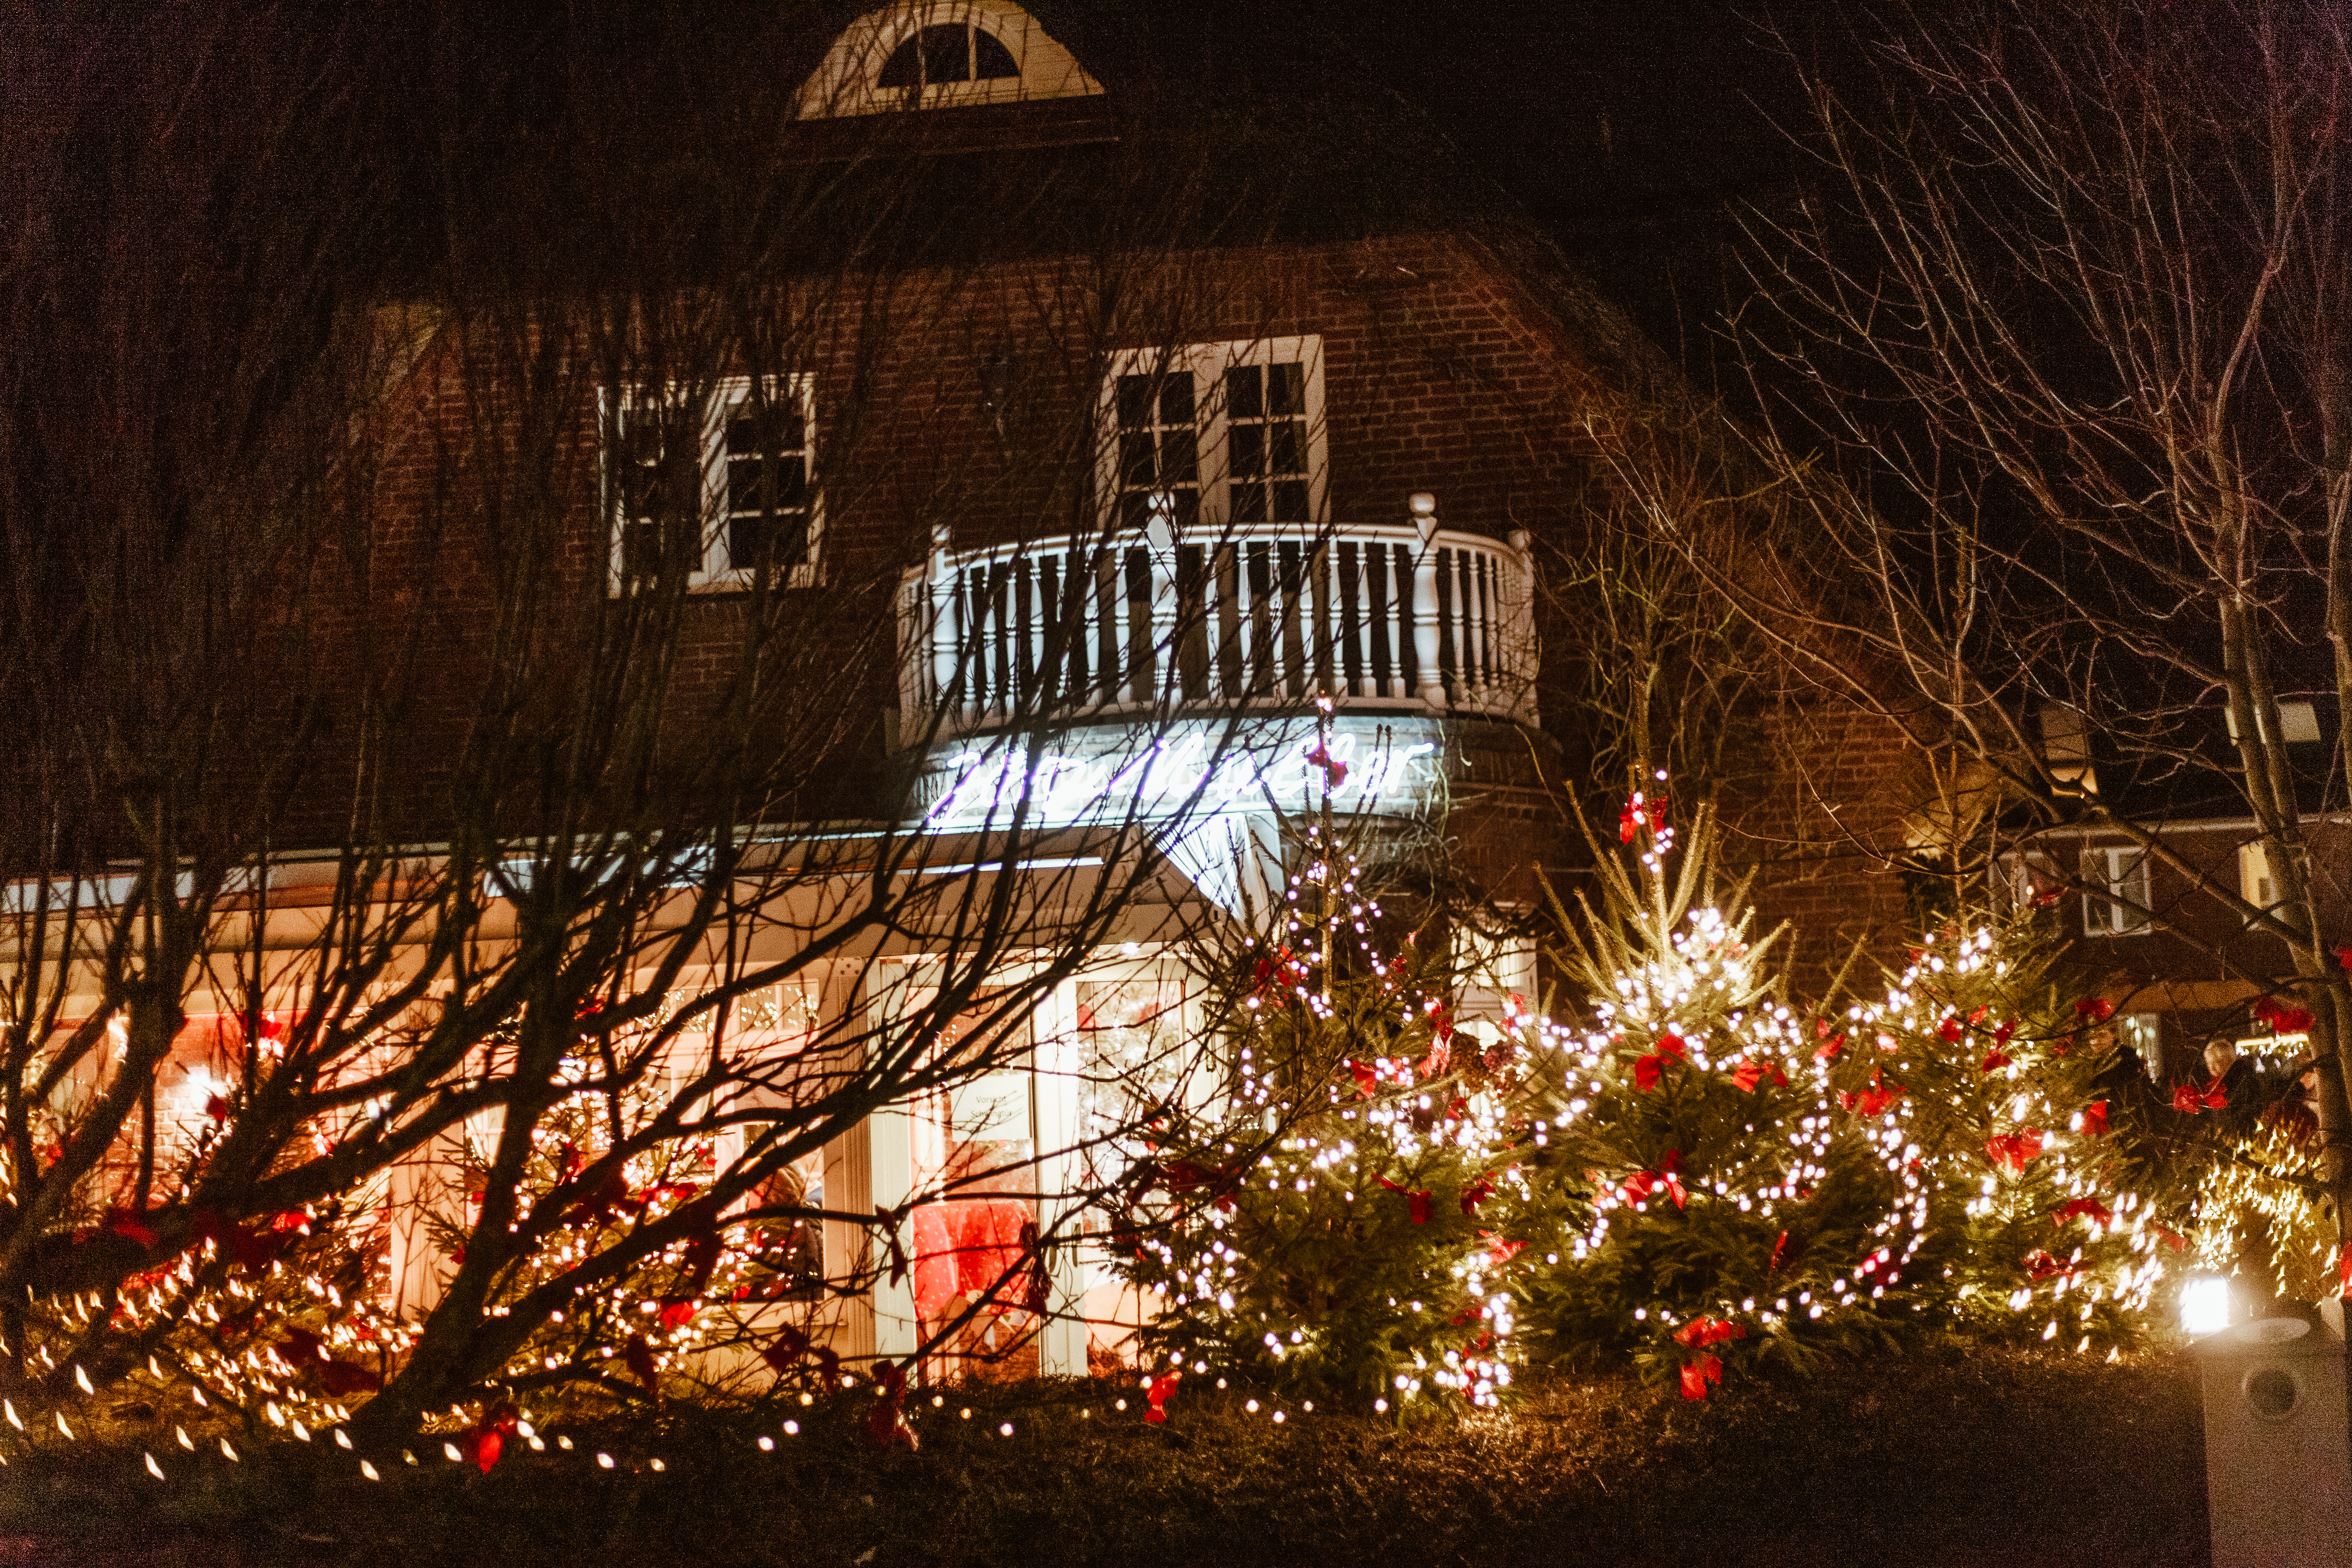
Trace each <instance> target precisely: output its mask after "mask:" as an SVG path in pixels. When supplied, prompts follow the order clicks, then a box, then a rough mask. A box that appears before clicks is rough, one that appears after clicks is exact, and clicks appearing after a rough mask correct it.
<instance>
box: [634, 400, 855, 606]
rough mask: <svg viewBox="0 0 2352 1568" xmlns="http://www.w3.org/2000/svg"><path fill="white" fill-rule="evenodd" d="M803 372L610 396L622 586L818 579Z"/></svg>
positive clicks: (729, 584) (811, 455)
mask: <svg viewBox="0 0 2352 1568" xmlns="http://www.w3.org/2000/svg"><path fill="white" fill-rule="evenodd" d="M809 397H810V388H809V383H808V378H806V377H804V376H799V377H793V378H790V379H784V378H778V377H769V378H764V379H762V380H760V381H756V382H755V381H753V380H751V378H749V377H741V376H738V377H734V378H730V379H729V380H726V381H722V382H719V383H718V384H716V385H715V386H713V387H711V388H710V389H709V390H708V391H707V392H689V391H687V390H685V389H681V388H676V387H667V388H652V387H643V388H632V389H629V390H628V391H625V392H624V393H623V394H622V395H620V396H619V397H618V398H616V399H614V398H608V399H607V408H606V419H605V454H606V465H605V478H606V484H607V495H608V496H609V498H610V505H611V506H612V509H613V574H614V584H615V586H618V585H620V584H625V583H628V582H632V581H638V582H643V581H650V580H654V579H657V578H659V577H660V576H661V575H662V574H665V573H671V572H676V573H682V574H684V577H685V581H686V583H687V585H688V587H691V588H697V589H705V590H714V589H726V588H731V587H742V586H747V585H749V584H751V582H752V580H753V579H754V577H755V575H756V574H758V573H760V572H761V571H762V570H764V571H766V572H768V573H770V574H772V581H774V582H776V583H778V584H788V585H791V584H808V583H812V582H814V580H815V579H814V572H815V562H816V546H817V535H818V532H819V521H818V507H817V502H816V495H815V490H814V487H813V485H812V482H811V470H812V466H813V464H812V459H813V458H814V451H813V436H812V430H811V426H812V424H813V421H812V419H811V417H810V408H809Z"/></svg>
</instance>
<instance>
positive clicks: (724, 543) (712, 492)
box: [596, 372, 824, 594]
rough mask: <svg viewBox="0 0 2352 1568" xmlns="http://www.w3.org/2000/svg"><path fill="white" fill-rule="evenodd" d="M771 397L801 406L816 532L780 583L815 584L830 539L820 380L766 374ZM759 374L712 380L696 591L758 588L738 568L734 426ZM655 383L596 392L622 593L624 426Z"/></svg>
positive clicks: (691, 585)
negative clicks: (731, 447)
mask: <svg viewBox="0 0 2352 1568" xmlns="http://www.w3.org/2000/svg"><path fill="white" fill-rule="evenodd" d="M761 383H762V384H763V385H764V387H765V390H766V393H767V395H768V397H769V399H770V400H771V401H774V402H781V401H782V400H783V399H784V398H786V397H790V398H793V399H794V400H796V401H797V402H798V403H799V405H800V415H801V447H800V451H801V454H802V459H803V463H804V464H805V465H806V483H807V487H808V532H807V542H806V550H805V554H806V559H805V560H803V561H802V562H801V563H799V564H797V565H795V566H793V567H792V568H791V569H790V570H789V571H788V572H787V573H785V574H782V575H781V576H779V577H778V578H777V579H776V584H775V585H776V586H778V587H788V588H813V587H814V586H816V585H817V584H818V583H819V582H821V581H822V580H823V577H822V568H823V564H824V554H823V551H822V548H821V545H822V542H823V540H824V492H823V491H822V489H820V488H819V486H818V483H817V428H816V378H815V377H814V375H810V374H806V373H805V372H800V373H795V374H790V375H770V376H764V377H761ZM751 389H752V378H751V377H750V376H748V375H730V376H721V377H719V378H718V379H717V380H714V381H712V382H711V383H710V384H709V391H708V392H707V393H706V394H705V398H706V401H705V403H704V405H703V412H702V455H701V463H700V466H699V471H700V474H701V479H702V486H701V514H702V519H701V521H702V563H701V565H700V566H699V568H698V569H697V570H695V571H693V572H690V573H688V574H687V579H686V586H687V591H688V593H691V594H729V593H740V592H742V591H743V590H745V589H748V588H750V587H751V584H752V578H753V575H754V574H753V571H752V569H751V568H750V567H739V566H737V565H735V564H734V563H733V562H732V560H731V559H730V557H729V554H728V508H727V426H728V425H729V423H730V421H731V420H733V418H734V417H735V415H736V412H737V411H738V410H740V409H741V408H742V407H744V406H745V405H747V404H749V403H750V402H751ZM653 393H654V389H653V388H652V387H650V386H635V387H623V388H621V389H619V391H618V393H617V395H616V394H615V392H614V389H613V388H611V387H603V386H600V387H598V388H597V389H596V428H597V432H598V454H599V465H598V466H599V470H600V479H601V485H602V492H603V493H602V497H601V501H600V511H601V515H602V516H603V518H604V536H605V549H606V556H607V567H606V571H607V582H608V584H609V591H610V592H612V593H614V594H618V593H620V592H621V591H622V589H623V585H624V584H625V580H626V576H627V574H626V570H625V565H626V553H625V552H626V549H627V530H626V527H625V522H626V520H625V519H624V518H623V517H622V516H621V508H622V505H623V492H622V487H621V482H620V475H619V474H618V472H617V471H616V469H615V467H614V457H615V453H616V448H617V446H618V443H619V437H620V435H621V432H622V429H623V427H624V426H625V424H626V422H627V420H628V418H629V416H630V413H631V411H632V410H633V409H635V408H637V407H640V406H645V405H647V404H648V402H649V400H650V398H651V396H652V395H653ZM691 395H693V389H691V388H688V387H685V386H681V385H679V384H677V383H675V382H673V383H669V384H665V385H664V386H663V387H662V388H661V389H660V397H661V400H662V402H663V403H664V404H665V405H675V404H677V403H679V402H681V401H683V400H684V399H685V398H687V397H688V396H691Z"/></svg>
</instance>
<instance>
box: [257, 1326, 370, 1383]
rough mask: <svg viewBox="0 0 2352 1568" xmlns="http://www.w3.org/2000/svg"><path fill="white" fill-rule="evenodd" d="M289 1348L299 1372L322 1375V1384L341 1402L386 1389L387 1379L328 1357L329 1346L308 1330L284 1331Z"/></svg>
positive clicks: (290, 1328) (291, 1357) (289, 1329)
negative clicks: (384, 1383) (350, 1395)
mask: <svg viewBox="0 0 2352 1568" xmlns="http://www.w3.org/2000/svg"><path fill="white" fill-rule="evenodd" d="M281 1332H283V1333H284V1334H285V1336H286V1346H287V1348H288V1349H289V1350H290V1351H291V1352H293V1353H292V1354H291V1355H289V1356H288V1357H287V1358H286V1359H287V1361H288V1362H289V1363H291V1364H292V1365H293V1366H294V1368H295V1369H296V1370H297V1371H309V1372H313V1373H318V1376H319V1384H320V1387H322V1388H324V1389H325V1390H326V1391H327V1392H328V1393H329V1394H333V1395H334V1396H335V1397H336V1398H338V1399H341V1398H343V1397H344V1396H346V1395H348V1394H372V1393H373V1392H375V1391H376V1390H377V1389H380V1388H382V1387H383V1379H382V1378H380V1377H378V1376H377V1375H376V1374H375V1373H372V1372H370V1371H368V1370H367V1369H366V1368H365V1367H362V1366H353V1365H352V1363H349V1362H341V1361H337V1360H336V1359H335V1358H334V1357H333V1356H331V1355H329V1354H328V1353H327V1342H326V1341H325V1340H324V1339H322V1338H320V1336H319V1335H317V1334H314V1333H312V1332H311V1331H310V1330H308V1329H298V1328H294V1327H292V1326H290V1325H289V1327H287V1328H285V1329H283V1330H282V1331H281Z"/></svg>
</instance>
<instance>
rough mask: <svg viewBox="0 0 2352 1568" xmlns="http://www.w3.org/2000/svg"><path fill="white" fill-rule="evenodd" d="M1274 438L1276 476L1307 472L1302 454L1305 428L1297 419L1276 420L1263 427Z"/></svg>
mask: <svg viewBox="0 0 2352 1568" xmlns="http://www.w3.org/2000/svg"><path fill="white" fill-rule="evenodd" d="M1265 428H1266V429H1267V430H1268V431H1270V432H1271V433H1272V434H1273V437H1274V464H1273V467H1274V471H1275V472H1276V473H1277V474H1298V473H1304V472H1306V471H1307V463H1306V459H1305V458H1304V456H1303V454H1304V453H1305V451H1306V447H1307V426H1306V423H1305V421H1303V420H1297V419H1278V420H1276V421H1275V422H1274V423H1273V424H1272V425H1269V426H1266V427H1265Z"/></svg>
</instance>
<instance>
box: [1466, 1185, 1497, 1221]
mask: <svg viewBox="0 0 2352 1568" xmlns="http://www.w3.org/2000/svg"><path fill="white" fill-rule="evenodd" d="M1494 1195H1495V1178H1494V1177H1492V1176H1481V1177H1479V1178H1478V1179H1477V1180H1476V1181H1475V1182H1473V1183H1471V1184H1469V1185H1468V1186H1466V1187H1465V1188H1463V1189H1462V1212H1463V1213H1464V1214H1465V1215H1472V1214H1476V1213H1477V1212H1478V1205H1480V1204H1483V1203H1485V1202H1486V1200H1487V1199H1488V1198H1491V1197H1493V1196H1494Z"/></svg>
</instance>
